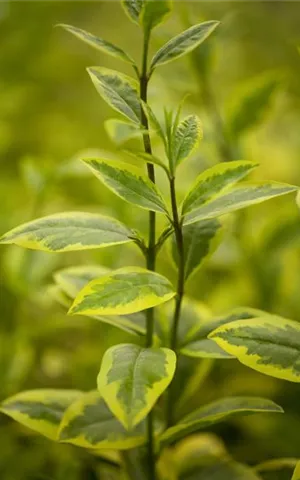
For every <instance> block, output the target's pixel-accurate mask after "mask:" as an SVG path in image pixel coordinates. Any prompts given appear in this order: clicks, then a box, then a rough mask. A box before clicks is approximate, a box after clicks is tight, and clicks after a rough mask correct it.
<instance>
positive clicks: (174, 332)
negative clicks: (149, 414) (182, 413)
mask: <svg viewBox="0 0 300 480" xmlns="http://www.w3.org/2000/svg"><path fill="white" fill-rule="evenodd" d="M170 195H171V205H172V216H173V227H174V234H175V239H176V244H177V253H178V279H177V292H176V293H177V295H176V303H175V310H174V316H173V322H172V329H171V339H170V347H171V349H172V350H174V351H175V352H176V350H177V336H178V326H179V321H180V314H181V306H182V299H183V295H184V283H185V276H184V273H185V272H184V261H185V260H184V243H183V233H182V223H181V221H180V219H179V214H178V206H177V200H176V189H175V177H171V178H170ZM173 394H174V382H172V383H171V385H170V387H169V389H168V398H167V425H168V426H171V425H172V424H173V423H174V418H173V416H174V413H173V410H174V409H173V405H174V399H173V396H174V395H173Z"/></svg>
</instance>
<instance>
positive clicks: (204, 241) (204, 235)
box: [172, 219, 221, 280]
mask: <svg viewBox="0 0 300 480" xmlns="http://www.w3.org/2000/svg"><path fill="white" fill-rule="evenodd" d="M220 228H221V224H220V222H219V221H218V220H216V219H212V220H203V221H201V222H198V223H194V224H193V225H185V226H184V227H183V243H184V261H185V266H184V269H185V279H186V280H187V279H188V278H189V277H190V275H192V274H193V273H195V272H196V271H197V269H198V268H199V266H200V264H201V262H202V260H203V259H204V258H205V257H206V256H207V255H209V254H211V253H213V251H214V250H215V248H216V247H217V245H218V237H219V235H218V231H219V229H220ZM172 256H173V259H174V261H175V263H176V265H178V251H177V245H176V240H175V236H174V235H173V237H172Z"/></svg>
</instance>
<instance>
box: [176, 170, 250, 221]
mask: <svg viewBox="0 0 300 480" xmlns="http://www.w3.org/2000/svg"><path fill="white" fill-rule="evenodd" d="M255 167H257V164H256V163H254V162H245V161H234V162H228V163H220V164H218V165H215V166H214V167H212V168H209V169H208V170H205V171H204V172H203V173H201V174H200V175H199V176H198V177H197V179H196V182H195V184H194V185H193V186H192V188H191V189H190V191H189V192H188V194H187V195H186V197H185V199H184V201H183V205H182V213H183V214H184V215H185V214H187V213H190V212H193V211H194V210H196V209H198V208H200V207H201V206H202V205H205V204H206V203H208V202H209V201H212V200H213V199H214V198H215V197H216V196H217V195H219V194H221V193H222V192H224V190H225V191H226V189H228V188H229V187H230V186H232V185H234V184H235V183H236V182H238V181H239V180H241V179H242V178H244V177H245V176H246V175H248V174H249V173H250V172H251V170H253V169H254V168H255Z"/></svg>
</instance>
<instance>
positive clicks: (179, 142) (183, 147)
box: [171, 115, 203, 169]
mask: <svg viewBox="0 0 300 480" xmlns="http://www.w3.org/2000/svg"><path fill="white" fill-rule="evenodd" d="M202 137H203V130H202V125H201V122H200V120H199V118H198V117H197V115H189V116H188V117H186V118H185V119H184V120H182V121H181V122H180V123H179V124H178V126H177V128H176V129H175V132H174V133H173V136H172V143H171V164H172V167H173V169H174V168H175V167H176V166H178V165H179V164H180V163H181V162H183V161H184V160H186V159H187V158H188V157H189V156H190V155H191V154H192V153H193V152H194V151H195V150H196V149H197V148H198V145H199V143H200V140H201V139H202Z"/></svg>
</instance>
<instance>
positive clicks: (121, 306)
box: [69, 267, 175, 315]
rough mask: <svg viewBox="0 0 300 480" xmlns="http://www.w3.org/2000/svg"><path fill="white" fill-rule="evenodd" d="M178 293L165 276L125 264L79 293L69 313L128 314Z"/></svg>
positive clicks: (154, 304) (156, 303)
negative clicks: (125, 265)
mask: <svg viewBox="0 0 300 480" xmlns="http://www.w3.org/2000/svg"><path fill="white" fill-rule="evenodd" d="M174 295H175V292H174V291H173V287H172V285H171V284H170V282H169V280H167V279H166V278H165V277H163V276H162V275H159V274H158V273H154V272H150V271H149V270H145V269H144V268H139V267H125V268H120V269H119V270H115V271H114V272H113V273H111V274H109V275H105V276H104V277H101V278H100V279H96V280H93V281H92V282H90V283H89V284H88V285H87V286H86V287H85V288H84V289H83V290H81V292H80V293H79V294H78V295H77V297H76V299H75V301H74V303H73V305H72V307H71V309H70V311H69V313H71V314H76V313H79V314H81V315H126V314H130V313H135V312H139V311H141V310H145V309H147V308H151V307H155V306H156V305H160V304H161V303H164V302H167V301H168V300H170V299H171V298H173V297H174Z"/></svg>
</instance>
